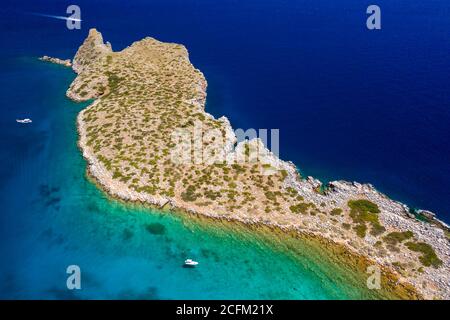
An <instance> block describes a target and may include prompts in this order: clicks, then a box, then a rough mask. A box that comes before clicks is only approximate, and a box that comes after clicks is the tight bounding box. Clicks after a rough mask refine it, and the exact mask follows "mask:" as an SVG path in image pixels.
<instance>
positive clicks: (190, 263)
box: [184, 259, 198, 267]
mask: <svg viewBox="0 0 450 320" xmlns="http://www.w3.org/2000/svg"><path fill="white" fill-rule="evenodd" d="M184 265H185V266H189V267H195V266H196V265H198V262H197V261H194V260H192V259H186V260H185V261H184Z"/></svg>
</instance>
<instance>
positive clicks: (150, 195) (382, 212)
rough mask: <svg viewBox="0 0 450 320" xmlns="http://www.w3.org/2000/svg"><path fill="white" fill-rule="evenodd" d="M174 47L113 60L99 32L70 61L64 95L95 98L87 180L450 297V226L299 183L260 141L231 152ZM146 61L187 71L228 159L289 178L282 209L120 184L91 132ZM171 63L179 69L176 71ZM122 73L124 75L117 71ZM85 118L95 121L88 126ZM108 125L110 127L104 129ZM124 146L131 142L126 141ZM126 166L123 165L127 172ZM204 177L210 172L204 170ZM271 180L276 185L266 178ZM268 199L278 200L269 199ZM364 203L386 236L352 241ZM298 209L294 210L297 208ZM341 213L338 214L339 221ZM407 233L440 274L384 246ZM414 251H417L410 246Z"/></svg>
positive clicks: (283, 185)
mask: <svg viewBox="0 0 450 320" xmlns="http://www.w3.org/2000/svg"><path fill="white" fill-rule="evenodd" d="M166 46H167V47H166ZM161 48H162V49H164V50H165V51H164V54H166V53H165V52H167V51H169V52H170V55H169V58H170V59H166V60H164V59H163V58H162V57H161V55H162V53H159V52H160V51H158V50H162V49H161ZM173 48H174V45H173V44H163V43H159V42H156V41H155V40H153V39H144V40H142V41H140V42H136V43H134V44H133V45H132V46H131V47H129V48H127V49H125V50H123V51H121V52H117V53H114V52H113V51H112V49H111V46H110V45H109V44H104V43H103V39H102V37H101V34H100V33H98V32H97V31H96V30H91V31H90V33H89V36H88V38H87V39H86V40H85V42H84V44H83V45H82V46H81V47H80V49H79V50H78V52H77V55H76V56H75V58H74V60H73V65H72V67H73V69H74V71H75V72H77V73H78V77H77V78H76V79H75V80H74V82H73V83H72V85H71V87H70V88H69V89H68V91H67V96H68V97H69V98H71V99H73V100H75V101H86V100H88V99H92V98H95V99H96V100H95V101H94V102H93V103H92V104H91V105H90V106H88V107H87V108H86V109H84V110H82V111H81V112H80V113H79V115H78V117H77V127H78V133H79V142H78V143H79V147H80V149H81V151H82V153H83V157H84V158H85V159H86V161H87V163H88V173H89V175H90V176H91V177H93V178H94V179H95V180H96V181H97V183H98V184H99V185H100V186H101V188H102V189H103V190H105V191H106V192H107V193H108V194H109V195H111V196H113V197H116V198H118V199H121V200H125V201H133V202H139V203H144V204H150V205H152V206H156V207H159V208H162V207H170V208H171V209H172V210H182V211H184V212H189V213H193V214H195V215H203V216H207V217H211V218H214V219H224V220H227V221H239V222H242V223H245V224H251V225H266V226H270V227H272V228H277V229H279V230H284V231H285V232H291V231H294V232H296V233H298V234H301V235H308V236H313V237H317V238H320V239H324V241H326V242H328V243H331V244H334V245H337V246H342V247H345V248H347V250H349V252H351V253H352V254H355V255H358V256H361V257H365V258H366V259H367V261H372V262H373V263H374V264H377V265H379V266H381V267H382V269H383V270H388V271H386V272H385V273H386V274H390V277H392V278H395V279H397V280H396V282H394V283H393V284H392V283H391V285H392V288H391V289H390V290H391V291H395V290H396V287H397V289H398V290H400V291H403V289H402V288H405V287H409V286H410V285H412V286H413V287H414V288H415V290H417V292H418V295H413V294H412V295H407V298H412V297H414V298H425V299H435V298H438V299H449V298H450V272H449V271H450V242H449V238H448V234H447V233H448V230H449V227H448V226H447V225H446V224H445V223H443V222H441V221H439V220H438V219H436V218H435V216H434V215H433V214H432V213H430V212H427V211H424V212H419V213H422V214H424V215H425V216H427V217H428V219H429V222H423V221H419V220H417V219H416V217H415V216H414V215H413V214H412V213H411V210H410V209H409V208H408V207H407V206H406V205H404V204H402V203H400V202H397V201H393V200H391V199H389V198H388V197H387V196H386V195H384V194H382V193H380V192H378V191H377V190H376V189H375V188H374V187H373V186H371V185H369V184H359V183H356V182H346V181H333V182H330V183H329V184H328V185H327V186H326V187H325V188H324V187H323V186H322V184H321V182H320V181H318V180H315V179H314V178H312V177H307V178H306V179H304V178H301V177H300V176H299V174H298V172H297V169H296V167H295V165H294V164H293V163H291V162H285V161H282V160H280V159H278V158H277V157H276V156H274V155H273V154H272V153H271V152H270V151H269V150H267V149H266V148H265V147H264V146H263V144H262V142H261V141H260V140H259V139H254V140H251V141H249V142H247V143H239V144H237V145H236V146H234V144H235V141H236V137H235V135H234V132H233V129H232V127H231V125H230V123H229V121H228V120H227V119H226V118H225V117H222V118H221V119H219V120H215V119H214V118H213V117H212V116H211V115H209V114H208V113H206V112H205V110H204V106H205V99H206V80H205V79H204V77H203V74H201V72H200V71H198V70H196V69H194V68H192V65H191V64H190V62H189V60H188V55H187V50H185V49H184V48H181V49H180V48H179V47H176V50H175V49H173ZM108 57H112V58H108ZM113 59H118V61H119V62H118V63H117V64H115V65H114V68H113V67H110V66H109V64H110V63H111V60H113ZM146 59H149V60H150V61H151V59H156V60H158V59H159V60H164V65H163V66H164V68H163V70H164V76H166V73H167V74H169V76H172V75H171V73H173V72H175V71H176V70H178V69H180V68H182V70H183V72H184V70H188V72H189V73H188V76H189V79H191V80H190V82H192V83H190V84H189V85H190V86H189V87H188V88H189V90H191V91H193V92H194V98H191V99H190V100H189V106H190V108H192V109H193V110H195V112H197V113H196V115H197V114H199V113H200V114H202V115H203V117H204V118H206V119H207V120H208V121H209V120H211V121H216V123H218V124H217V125H218V126H219V125H220V127H221V128H222V129H223V131H224V132H225V133H226V136H227V139H228V140H227V147H226V148H225V149H226V152H227V155H228V156H230V157H233V156H235V155H236V154H239V153H242V152H244V150H246V149H247V148H251V149H252V148H256V149H258V150H260V155H261V158H263V163H264V165H265V166H270V167H271V168H274V169H276V170H277V171H278V172H283V173H284V174H283V179H282V180H280V181H281V182H280V186H279V188H280V189H276V188H275V187H274V189H273V193H274V194H275V199H277V196H278V199H279V198H280V197H282V198H283V200H278V201H277V200H275V203H277V205H275V204H272V203H270V202H268V200H267V199H265V198H263V196H262V195H264V192H262V195H259V193H258V192H255V199H254V200H253V201H254V202H256V203H269V205H272V206H275V208H272V210H269V211H268V210H265V211H264V210H261V209H260V208H259V207H246V208H239V206H236V208H231V209H232V210H230V208H229V207H225V205H221V204H220V203H218V202H214V201H213V202H210V203H209V204H207V205H204V204H203V203H199V202H195V201H194V202H190V200H189V198H188V197H186V196H185V194H186V191H185V192H184V193H183V192H182V190H184V189H182V188H183V187H184V186H183V183H182V182H181V181H179V182H178V183H177V184H176V185H175V189H174V191H175V192H174V194H173V195H167V194H163V193H158V192H156V193H155V192H153V190H151V191H152V192H148V191H146V190H147V189H145V190H144V189H143V188H134V189H133V188H131V187H130V185H129V184H127V183H128V180H127V179H122V180H118V179H117V173H115V172H114V171H113V170H111V168H108V164H109V163H108V162H107V161H105V160H103V161H102V158H101V157H99V154H98V153H96V152H95V150H94V149H95V148H94V147H93V144H92V141H93V138H92V132H93V131H94V130H97V131H96V132H103V131H102V130H103V129H97V126H95V127H94V126H93V124H92V123H93V122H92V121H93V120H92V119H91V118H92V117H93V118H94V121H97V122H94V124H96V123H99V124H102V125H103V126H104V125H105V123H102V122H101V121H103V120H102V117H104V118H106V117H108V116H109V115H108V109H107V108H103V105H102V104H103V103H105V102H106V103H107V102H108V101H110V103H111V105H113V104H114V103H116V100H113V99H112V97H111V94H112V93H115V92H116V91H117V92H118V96H117V97H114V99H120V92H121V91H120V88H117V87H116V85H115V82H113V81H112V80H115V78H113V77H112V76H111V73H112V71H111V70H114V72H117V74H119V78H123V79H127V77H129V78H130V79H134V78H135V77H136V76H135V75H128V76H127V73H126V72H123V71H126V70H122V69H121V68H131V66H132V65H133V64H139V63H142V61H147V60H146ZM43 60H44V59H43ZM45 61H50V62H54V63H59V64H61V63H60V62H61V60H59V59H54V58H48V59H45ZM113 61H114V60H113ZM167 61H169V63H170V69H169V71H170V72H168V71H167V70H166V66H167V65H168V64H169V63H167ZM173 61H175V62H173ZM172 64H174V65H175V66H172ZM144 67H145V68H148V70H150V71H149V72H151V71H153V70H156V71H154V72H155V74H156V75H158V74H159V73H158V72H159V71H160V70H159V69H158V68H157V67H155V65H153V64H151V63H150V64H149V65H147V64H145V65H144ZM102 68H105V70H106V71H103V69H102ZM177 68H178V69H177ZM186 68H188V69H186ZM118 69H120V70H119V71H116V70H118ZM99 70H100V71H99ZM192 79H194V81H192ZM125 90H126V89H123V92H122V94H126V93H127V92H128V91H125ZM142 95H145V97H147V95H148V94H147V95H146V94H145V93H142V94H141V93H140V96H139V97H141V96H142ZM145 101H146V100H145ZM122 104H123V103H122ZM152 108H153V109H151V110H159V109H155V108H154V106H153V107H152ZM111 112H112V111H111ZM92 114H94V116H92ZM200 118H201V117H200ZM86 119H90V120H88V121H86ZM99 119H100V120H99ZM89 121H90V122H89ZM88 122H89V123H88ZM155 123H156V122H155ZM107 126H111V125H110V124H109V123H107ZM93 128H94V129H93ZM98 128H101V126H100V125H99V126H98ZM116 131H117V130H116ZM124 131H125V132H128V131H130V130H129V128H128V129H127V130H124ZM104 136H105V135H103V136H102V137H104ZM125 139H128V138H127V137H125ZM130 143H131V142H130ZM102 150H105V151H104V154H105V155H108V154H111V152H112V151H111V150H109V151H108V150H107V149H106V148H103V149H102ZM149 163H151V162H149ZM122 167H125V166H124V165H123V166H122ZM193 170H195V168H193ZM200 170H206V169H205V168H204V167H202V168H201V169H200ZM241 170H242V169H241ZM116 172H117V171H116ZM144 172H145V171H144ZM269 181H271V180H270V179H269ZM271 183H273V182H271ZM238 190H239V191H240V192H242V193H244V192H246V190H249V189H248V187H246V186H245V185H244V186H243V187H242V188H240V186H238ZM275 190H284V192H286V193H290V194H295V197H294V199H297V200H295V201H297V202H295V201H294V200H292V199H290V198H289V197H287V196H286V197H285V196H284V194H283V195H280V194H279V192H278V191H275ZM270 192H272V191H270ZM266 194H267V192H266ZM270 197H273V196H272V195H270ZM186 199H187V200H186ZM298 199H302V200H301V201H300V200H298ZM360 199H364V200H365V201H368V202H369V203H373V204H376V206H377V210H378V212H377V223H379V225H380V226H382V228H383V230H382V234H383V236H380V235H375V234H372V233H364V234H363V236H358V235H357V234H355V231H354V229H356V227H358V226H361V225H357V226H352V225H351V223H352V221H353V222H354V215H353V216H352V214H353V212H352V211H351V210H350V209H349V204H350V203H351V201H358V200H360ZM205 203H206V202H205ZM295 203H296V205H293V204H295ZM305 207H306V208H308V209H307V210H308V211H306V212H307V213H305V212H303V211H302V210H303V209H304V208H305ZM297 209H298V210H297ZM230 211H232V214H230ZM298 211H299V212H301V214H299V213H298ZM337 212H339V213H338V214H337ZM335 213H336V214H335ZM352 219H353V220H352ZM404 232H412V233H413V235H414V241H416V242H414V243H413V244H421V243H424V244H428V245H429V246H431V247H432V248H433V249H434V252H435V253H436V256H437V257H438V258H439V261H440V262H441V264H440V265H439V267H431V266H426V265H425V266H424V265H421V264H420V262H419V261H421V259H420V252H417V251H414V250H408V249H407V247H406V246H405V245H404V244H403V243H402V242H401V241H400V242H399V243H396V244H395V245H393V246H390V245H389V243H387V244H386V243H383V239H386V236H385V235H390V234H399V233H404ZM380 243H381V245H380ZM410 246H411V247H412V245H410ZM391 249H392V250H391ZM369 264H370V263H368V265H369Z"/></svg>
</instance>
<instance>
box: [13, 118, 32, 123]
mask: <svg viewBox="0 0 450 320" xmlns="http://www.w3.org/2000/svg"><path fill="white" fill-rule="evenodd" d="M16 122H18V123H32V122H33V121H31V119H28V118H26V119H16Z"/></svg>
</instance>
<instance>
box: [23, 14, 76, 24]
mask: <svg viewBox="0 0 450 320" xmlns="http://www.w3.org/2000/svg"><path fill="white" fill-rule="evenodd" d="M30 14H32V15H34V16H40V17H46V18H53V19H60V20H67V21H77V22H81V21H82V20H81V19H77V18H70V17H65V16H55V15H51V14H44V13H36V12H30Z"/></svg>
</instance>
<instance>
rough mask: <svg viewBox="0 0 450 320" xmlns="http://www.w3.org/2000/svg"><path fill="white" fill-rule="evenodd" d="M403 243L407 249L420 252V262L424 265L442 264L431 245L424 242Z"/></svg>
mask: <svg viewBox="0 0 450 320" xmlns="http://www.w3.org/2000/svg"><path fill="white" fill-rule="evenodd" d="M405 245H406V246H407V247H408V249H409V250H411V251H415V252H420V253H422V256H420V257H419V260H420V262H421V263H422V264H423V265H424V266H425V267H430V266H433V267H434V268H439V267H440V266H441V265H442V261H441V259H439V258H438V256H437V255H436V252H434V249H433V247H432V246H430V245H429V244H428V243H425V242H411V241H410V242H407V243H405Z"/></svg>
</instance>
